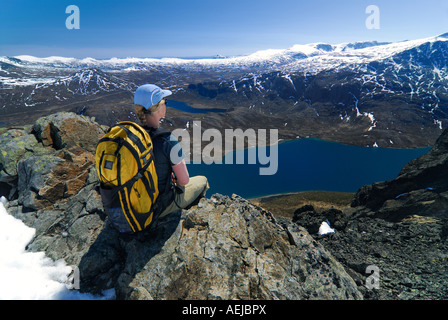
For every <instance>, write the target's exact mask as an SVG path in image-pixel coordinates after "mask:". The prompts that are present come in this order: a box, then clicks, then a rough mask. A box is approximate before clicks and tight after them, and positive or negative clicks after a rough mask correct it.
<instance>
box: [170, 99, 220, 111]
mask: <svg viewBox="0 0 448 320" xmlns="http://www.w3.org/2000/svg"><path fill="white" fill-rule="evenodd" d="M167 106H168V107H171V108H174V109H177V110H181V111H185V112H190V113H209V112H215V113H222V112H226V111H227V110H226V109H218V108H193V107H191V106H189V105H188V104H187V103H185V102H182V101H175V100H169V99H168V103H167Z"/></svg>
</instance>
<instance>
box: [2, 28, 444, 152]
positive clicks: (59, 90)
mask: <svg viewBox="0 0 448 320" xmlns="http://www.w3.org/2000/svg"><path fill="white" fill-rule="evenodd" d="M447 65H448V33H447V34H443V35H440V36H436V37H431V38H426V39H419V40H412V41H403V42H397V43H378V42H375V41H374V42H358V43H345V44H339V45H330V44H324V43H314V44H308V45H295V46H293V47H291V48H289V49H278V50H274V49H271V50H264V51H258V52H255V53H254V54H251V55H248V56H238V57H216V58H207V59H205V58H203V59H177V58H164V59H150V58H125V59H119V58H112V59H109V60H97V59H92V58H86V59H75V58H63V57H48V58H36V57H32V56H16V57H0V124H1V125H3V126H7V125H10V124H23V123H30V122H31V121H33V119H35V118H37V117H38V116H41V115H43V114H48V113H49V112H54V111H59V110H67V111H75V112H77V113H82V114H86V115H91V116H96V118H97V121H99V122H100V123H105V124H111V123H113V122H114V121H117V120H124V118H131V119H133V118H135V116H134V114H133V112H132V110H133V108H132V106H131V103H132V96H133V91H134V90H135V89H136V88H137V87H138V86H139V85H141V84H144V83H156V84H158V85H160V86H162V87H165V88H169V89H171V90H172V91H173V92H174V95H173V97H172V98H173V99H174V100H183V101H185V102H187V103H190V104H192V105H193V106H195V107H219V108H225V109H228V112H227V113H225V114H210V113H208V114H207V115H201V114H199V115H193V114H186V113H185V112H180V111H176V110H172V111H170V114H169V116H170V119H171V120H172V123H174V125H176V126H182V125H184V122H186V121H189V120H192V119H201V120H202V121H204V122H205V123H206V124H208V126H214V127H218V129H224V128H226V127H229V128H232V127H236V126H239V127H242V128H243V129H244V128H248V127H254V128H255V127H258V128H269V127H276V128H278V129H279V133H280V136H281V138H284V139H293V138H296V137H298V136H299V137H308V136H312V137H318V138H323V139H328V140H333V141H339V142H343V143H350V144H357V145H363V146H380V147H422V146H428V145H432V144H433V143H434V141H435V139H436V138H437V137H438V136H439V135H440V133H441V132H442V130H443V129H444V128H445V127H446V126H447V125H448V104H447V102H448V91H447V89H448V69H447ZM206 126H207V125H206Z"/></svg>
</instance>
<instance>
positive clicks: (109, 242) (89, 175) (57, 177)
mask: <svg viewBox="0 0 448 320" xmlns="http://www.w3.org/2000/svg"><path fill="white" fill-rule="evenodd" d="M103 133H104V129H103V128H101V127H100V126H99V125H98V124H96V123H95V122H94V121H92V119H90V118H87V117H83V116H79V115H75V114H71V113H59V114H55V115H51V116H48V117H45V118H40V119H38V120H37V121H36V123H35V124H34V126H29V127H25V128H22V129H19V128H15V129H14V128H11V129H7V130H5V129H3V130H2V132H1V135H0V145H1V146H2V148H1V152H0V154H1V155H2V158H1V159H0V160H1V164H2V165H3V166H4V167H5V168H6V171H7V172H8V173H9V175H8V174H6V173H2V174H1V176H0V181H2V185H1V187H2V190H1V191H2V193H3V194H6V195H8V198H9V200H10V201H9V203H8V208H7V209H8V211H9V213H10V214H12V215H14V216H15V217H17V218H20V219H21V220H23V221H24V222H25V223H26V224H27V225H29V226H31V227H33V228H35V229H36V237H35V238H34V239H33V241H32V242H31V243H30V244H29V245H28V248H27V249H28V250H31V251H45V252H46V254H47V256H49V257H51V258H53V259H60V258H63V259H65V261H66V262H67V264H70V265H76V266H78V267H79V270H80V278H81V290H83V291H88V292H93V293H97V292H100V291H102V290H104V289H108V288H115V290H116V293H117V296H118V298H120V299H361V298H362V295H361V293H360V292H359V290H358V288H357V286H356V284H355V282H354V281H353V279H352V278H351V277H350V276H349V275H348V274H347V272H346V271H345V270H344V268H343V266H342V265H341V264H340V263H339V262H338V261H337V260H335V259H334V257H333V256H332V255H331V254H329V252H328V251H327V250H325V249H324V248H323V247H322V246H321V245H320V244H318V243H317V242H316V241H315V240H313V239H312V237H311V236H310V235H309V234H308V232H307V231H306V230H305V229H303V228H301V227H299V226H297V225H293V224H289V225H287V226H283V225H281V224H279V223H278V222H277V221H276V219H275V218H274V217H273V216H272V215H271V214H270V213H269V212H267V211H265V210H263V209H262V208H260V207H256V206H254V205H252V204H251V203H250V202H248V201H247V200H245V199H242V198H240V197H238V196H236V195H234V196H233V197H231V198H229V197H227V196H221V195H218V194H216V195H213V196H212V197H211V198H210V199H203V200H201V202H200V203H199V204H198V206H197V207H195V208H193V209H190V210H188V211H183V212H180V211H179V212H178V213H177V214H172V215H171V216H169V217H168V218H166V219H164V220H160V221H159V223H158V224H157V225H155V226H154V228H153V229H152V230H149V231H146V232H142V233H139V234H138V235H134V236H129V235H127V236H124V235H119V234H118V233H117V232H116V230H115V229H114V228H113V227H111V225H110V224H109V223H108V219H107V217H106V216H105V214H104V210H103V207H102V203H101V197H100V195H99V193H98V191H97V189H96V187H97V184H98V183H97V176H96V172H95V168H94V158H93V154H92V152H93V149H94V147H95V142H96V140H97V139H98V137H99V136H101V135H102V134H103Z"/></svg>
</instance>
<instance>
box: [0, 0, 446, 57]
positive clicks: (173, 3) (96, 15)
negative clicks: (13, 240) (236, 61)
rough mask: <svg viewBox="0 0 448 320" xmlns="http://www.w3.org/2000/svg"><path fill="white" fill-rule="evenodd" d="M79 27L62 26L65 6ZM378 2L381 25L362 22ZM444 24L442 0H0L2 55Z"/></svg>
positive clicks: (338, 36)
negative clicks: (71, 9)
mask: <svg viewBox="0 0 448 320" xmlns="http://www.w3.org/2000/svg"><path fill="white" fill-rule="evenodd" d="M69 5H76V6H78V8H79V10H80V29H74V30H69V29H67V28H66V24H65V22H66V19H67V18H68V17H69V14H66V13H65V10H66V7H67V6H69ZM369 5H376V6H377V7H378V8H379V10H380V11H379V12H380V29H368V28H366V25H365V21H366V19H367V18H368V16H369V14H366V12H365V11H366V8H367V6H369ZM445 32H448V1H446V0H425V1H422V0H419V1H415V0H407V1H404V0H388V1H385V0H339V1H335V0H269V1H267V0H163V1H162V0H159V1H155V0H136V1H133V0H128V1H115V0H109V1H93V0H90V1H88V0H83V1H79V0H69V1H66V0H39V1H36V0H0V55H1V56H5V55H6V56H15V55H22V54H28V55H34V56H39V57H46V56H53V55H58V56H67V57H78V58H83V57H94V58H111V57H131V56H132V57H197V56H212V55H218V54H219V55H241V54H249V53H252V52H255V51H257V50H263V49H271V48H275V49H277V48H289V47H291V46H292V45H294V44H307V43H312V42H326V43H332V44H335V43H342V42H354V41H366V40H378V41H400V40H406V39H418V38H424V37H429V36H435V35H438V34H442V33H445Z"/></svg>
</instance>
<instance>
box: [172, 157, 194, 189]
mask: <svg viewBox="0 0 448 320" xmlns="http://www.w3.org/2000/svg"><path fill="white" fill-rule="evenodd" d="M173 171H174V174H175V175H176V180H177V184H178V185H180V186H186V185H187V184H188V182H189V181H190V175H189V174H188V170H187V165H186V163H185V160H182V161H181V162H179V163H178V164H176V165H175V166H173Z"/></svg>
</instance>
